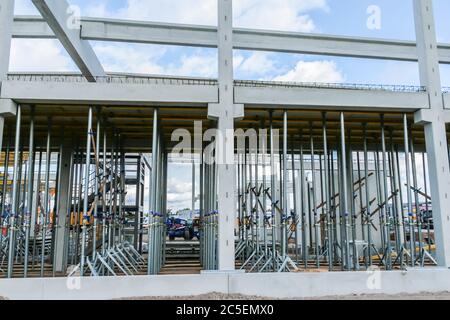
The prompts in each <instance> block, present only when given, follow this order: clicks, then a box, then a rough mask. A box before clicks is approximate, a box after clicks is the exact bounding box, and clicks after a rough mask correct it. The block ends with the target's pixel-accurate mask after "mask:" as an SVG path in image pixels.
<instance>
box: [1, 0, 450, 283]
mask: <svg viewBox="0 0 450 320" xmlns="http://www.w3.org/2000/svg"><path fill="white" fill-rule="evenodd" d="M412 1H413V7H414V19H415V26H416V38H417V39H416V41H415V42H406V41H393V40H384V39H367V38H352V37H339V36H326V35H311V34H300V33H287V32H275V31H258V30H250V29H235V28H233V18H232V0H218V25H217V27H200V26H192V25H177V24H167V23H152V22H135V21H123V20H111V19H93V18H84V19H82V21H81V26H80V28H79V29H71V28H69V27H68V26H67V24H66V23H65V21H66V19H67V10H66V9H67V6H68V3H67V2H66V1H65V0H33V3H34V4H35V6H36V8H37V9H38V10H39V12H40V13H41V15H42V17H22V16H20V17H14V1H13V0H4V1H2V5H1V6H0V33H1V34H2V37H1V39H0V81H1V90H0V148H1V149H2V150H3V147H4V146H3V144H4V141H3V136H4V135H5V134H4V133H5V132H4V131H7V133H8V134H7V135H6V136H7V137H8V141H7V143H6V147H5V153H4V154H5V162H4V175H3V192H2V215H4V217H3V218H2V225H3V227H4V230H6V233H5V235H3V234H2V246H1V250H2V257H4V262H5V263H6V276H8V277H13V276H14V269H15V263H16V264H17V263H19V262H20V263H22V264H23V265H24V273H23V275H24V276H25V277H26V276H27V274H28V271H29V270H28V268H29V260H30V259H31V260H32V261H31V268H33V267H34V265H35V262H36V261H34V260H35V259H36V258H38V259H39V263H38V264H37V265H39V267H40V276H43V275H44V273H45V270H46V269H45V268H46V264H47V263H49V262H51V267H52V273H53V274H56V273H58V272H64V271H65V270H64V269H65V266H67V263H68V262H67V261H68V259H71V263H70V264H72V265H77V266H78V267H76V268H75V269H73V270H72V272H73V273H75V272H79V274H81V275H86V274H90V275H117V274H118V273H121V274H125V275H132V274H138V273H139V272H142V270H143V269H146V271H147V272H148V273H149V274H157V273H158V272H159V271H160V270H161V268H162V266H163V265H164V263H165V241H166V240H165V236H164V235H165V219H166V209H167V208H166V203H167V199H166V194H167V192H166V190H167V159H168V150H170V145H169V144H168V141H169V139H168V134H167V131H166V130H169V131H170V130H171V129H173V128H176V127H178V124H177V123H176V121H179V122H182V121H183V119H176V120H175V118H176V116H175V113H176V112H184V113H185V114H193V113H195V112H196V111H194V109H195V108H198V109H199V110H200V111H198V114H196V116H195V117H198V118H200V119H204V120H206V118H208V119H209V121H210V122H209V126H210V127H214V128H217V129H218V130H219V132H222V133H223V136H226V134H225V133H226V132H227V131H230V130H231V131H232V132H234V129H235V128H237V127H240V126H243V127H244V128H245V126H246V121H248V117H249V115H254V116H255V119H253V121H249V123H247V124H250V125H252V126H253V127H255V128H258V129H265V128H269V132H270V136H269V143H268V144H263V146H262V150H260V151H261V152H256V153H252V152H250V151H249V152H244V154H240V155H238V156H237V157H236V159H234V158H235V157H234V151H235V146H234V139H227V138H226V139H224V141H223V146H221V147H220V148H218V149H217V150H216V153H215V154H214V156H215V157H218V158H221V159H225V158H227V157H228V158H229V157H230V154H231V155H233V156H232V157H231V158H233V160H235V161H232V163H226V164H215V165H211V164H207V163H208V162H207V163H205V164H204V163H202V164H201V165H200V190H201V192H200V195H201V197H200V198H201V200H200V215H201V218H202V224H203V228H202V230H201V249H202V253H201V260H202V263H203V267H204V268H205V269H207V270H220V271H233V270H235V268H236V261H237V262H238V266H239V268H242V269H246V270H247V271H249V272H253V271H269V270H270V271H293V270H299V269H300V267H301V266H304V267H306V268H308V267H310V265H311V264H312V265H313V266H314V267H316V268H317V267H319V268H320V267H321V266H323V265H324V264H326V267H327V268H328V269H329V270H335V269H336V268H340V269H342V270H358V269H359V268H360V267H361V265H364V267H366V268H367V267H369V266H370V265H372V263H373V262H374V261H373V260H377V261H379V263H380V265H382V266H383V267H385V268H386V269H387V270H390V269H393V268H397V267H400V268H403V267H405V266H406V265H410V266H416V265H423V264H424V263H425V262H426V261H427V262H431V263H433V264H437V265H439V266H443V267H450V212H449V211H448V208H450V199H449V197H448V196H447V190H448V189H449V187H450V166H449V152H448V148H447V145H448V142H447V131H446V124H447V123H448V122H450V113H449V111H448V109H447V108H448V107H449V105H450V98H449V94H448V93H447V92H445V90H443V89H442V86H441V78H440V73H439V64H440V63H444V64H448V63H450V44H438V43H437V40H436V31H435V23H434V17H433V10H432V8H433V6H432V0H412ZM12 38H35V39H36V38H39V39H52V38H56V39H58V40H59V41H60V42H61V44H62V45H63V46H64V48H65V49H66V50H67V52H68V54H69V55H70V56H71V58H72V59H73V61H74V62H75V64H76V65H77V66H78V68H79V69H80V72H81V75H70V74H65V75H56V74H50V73H48V74H41V75H36V74H34V75H33V74H21V75H19V74H8V63H9V57H10V45H11V39H12ZM89 40H97V41H123V42H130V43H132V42H134V43H156V44H170V45H182V46H197V47H214V48H217V49H218V53H219V54H218V57H219V58H218V65H219V76H218V79H189V78H171V77H149V76H142V75H126V74H106V73H105V71H104V70H103V68H102V66H101V64H100V62H99V60H98V58H97V57H96V56H95V53H94V51H93V50H92V48H91V46H90V44H89ZM234 49H246V50H262V51H276V52H288V53H308V54H317V55H335V56H344V57H358V58H361V57H363V58H373V59H389V60H398V61H417V62H418V66H419V71H420V82H421V83H420V84H421V86H420V87H403V86H382V85H381V86H364V85H345V84H311V83H310V84H305V83H303V84H295V83H272V82H258V81H235V80H234V76H233V50H234ZM57 106H60V108H61V110H63V112H67V111H68V110H72V109H73V110H75V109H76V106H81V107H82V108H81V110H82V111H79V110H80V109H78V114H74V115H73V117H74V118H76V117H81V118H82V119H83V121H84V124H83V125H81V124H79V125H78V127H76V128H75V127H72V124H71V123H67V121H66V122H64V123H63V124H61V123H59V122H58V121H59V120H57V119H56V120H55V118H57V116H54V115H53V113H55V112H56V110H57V109H56V108H57ZM121 106H127V107H129V108H135V109H136V110H138V109H139V108H141V110H146V111H150V112H151V115H149V116H147V120H149V121H148V125H147V124H145V123H140V124H139V126H140V128H141V130H142V131H139V132H137V131H136V132H134V131H132V130H131V128H130V127H129V126H127V125H122V127H120V128H119V124H118V126H117V127H116V126H114V123H112V122H109V117H113V116H114V115H113V114H112V113H113V112H112V111H111V114H110V110H112V109H113V108H120V107H121ZM180 106H183V107H180ZM122 112H124V111H122ZM164 112H167V113H166V114H165V113H164ZM302 112H304V114H308V116H309V117H310V118H301V117H300V118H298V117H297V116H296V114H302ZM86 113H87V117H86ZM304 114H303V115H304ZM347 114H349V115H350V118H351V119H350V125H349V124H348V120H347V119H348V116H347ZM355 114H364V116H363V117H362V118H363V119H362V120H361V122H359V124H355V123H353V122H352V121H351V120H352V119H353V117H354V115H355ZM374 114H376V116H377V117H379V118H378V119H377V120H376V122H377V124H376V126H377V128H376V129H374V128H373V123H371V122H373V121H372V120H371V117H373V115H374ZM42 117H44V118H45V119H44V120H42V119H41V118H42ZM118 117H119V118H120V117H121V116H120V115H118ZM195 117H194V118H195ZM296 117H297V118H296ZM364 117H365V118H364ZM38 118H39V119H38ZM94 118H95V120H96V123H94ZM292 118H294V119H292ZM24 119H26V122H27V123H26V125H25V124H24V123H25V121H24ZM86 119H87V120H86ZM150 119H151V121H152V122H150ZM5 121H6V123H7V129H6V130H4V127H5ZM171 121H172V122H171ZM55 123H56V124H57V125H58V127H59V128H60V129H61V131H60V132H58V133H55V130H56V129H55V128H54V127H55ZM73 126H74V125H73ZM25 127H26V128H25ZM80 128H82V129H80ZM277 128H278V129H281V131H282V132H283V139H282V141H283V143H282V148H281V152H280V153H279V154H278V151H276V150H275V148H274V139H275V138H274V129H277ZM66 130H67V132H69V134H70V132H73V131H74V130H75V131H76V130H86V131H84V132H85V134H81V135H80V134H78V136H77V137H76V138H72V139H70V138H69V137H67V136H65V135H64V134H62V133H65V131H66ZM102 131H103V133H102ZM420 131H422V132H420ZM14 132H15V133H14ZM130 132H133V133H130ZM292 132H294V133H292ZM355 132H358V134H359V136H357V137H358V139H357V138H355ZM418 132H419V133H418ZM27 133H28V134H29V143H28V144H26V143H24V140H25V139H24V136H25V137H26V134H27ZM399 133H400V134H399ZM145 134H146V135H145ZM80 136H82V137H83V139H85V141H86V143H80V142H79V141H78V140H77V138H79V137H80ZM149 137H152V142H151V143H150V140H149ZM68 141H70V142H68ZM108 144H109V145H108ZM143 149H146V150H148V149H150V150H151V152H152V160H151V170H152V174H151V181H150V192H151V196H150V202H149V207H150V212H151V218H150V220H149V226H148V239H149V247H148V250H149V257H148V260H147V261H145V260H144V258H143V257H142V256H141V255H140V253H138V252H137V250H136V247H135V246H133V245H130V244H128V243H127V242H126V241H125V240H124V229H123V228H124V224H123V223H122V219H123V217H124V186H125V174H126V173H125V171H126V170H125V168H124V166H125V158H126V154H127V153H129V152H130V150H141V151H142V150H143ZM425 150H426V155H425ZM195 152H197V154H200V158H201V159H205V158H207V157H211V156H212V155H210V154H207V153H206V152H205V150H204V146H202V145H200V146H198V145H197V146H196V148H195ZM52 153H54V154H55V155H56V154H57V155H58V160H57V164H56V166H57V170H56V171H57V177H56V182H57V187H55V189H57V192H56V194H57V199H56V203H57V205H56V206H55V207H56V212H55V211H54V210H53V211H52V208H51V207H50V205H51V200H50V198H49V195H50V180H51V177H50V172H51V169H52V168H51V167H52V165H51V159H52V158H51V155H52ZM43 154H45V158H43ZM418 154H420V155H421V156H422V159H423V161H422V162H423V167H424V168H423V170H422V174H423V179H424V180H425V181H426V182H425V183H424V190H423V189H421V188H420V186H419V185H418V184H419V183H418V177H419V173H418V170H417V166H416V161H417V159H418V158H417V155H418ZM38 155H39V156H38ZM25 156H28V159H25ZM10 159H13V163H12V164H11V163H10ZM37 159H39V160H38V163H39V164H38V166H37V170H38V174H37V177H35V172H36V169H35V168H36V162H37ZM43 159H45V162H44V163H43V161H42V160H43ZM307 160H309V161H307ZM308 162H309V167H307V164H308ZM401 162H404V164H401ZM425 163H426V164H425ZM11 165H12V168H13V169H12V180H11V181H12V182H11V189H12V190H11V199H8V201H6V200H7V199H6V194H7V192H6V190H7V186H8V183H9V178H8V177H9V174H8V173H9V168H11ZM355 165H356V169H355ZM401 166H402V167H403V166H404V168H405V170H406V171H405V172H406V179H403V178H402V177H400V171H401V170H400V167H401ZM261 171H262V172H263V173H264V174H262V175H261ZM266 172H270V174H267V175H268V176H269V177H270V179H268V180H270V181H267V180H266V178H267V177H266ZM42 174H44V179H43V181H42ZM260 176H264V178H262V179H260ZM289 177H290V178H289ZM411 178H412V179H411ZM369 180H371V181H373V182H369ZM427 182H428V184H429V186H430V190H427ZM372 183H373V185H372ZM403 185H406V190H407V191H406V193H407V194H406V195H404V194H402V193H403V191H402V190H403ZM41 186H43V192H42V193H40V192H38V190H40V188H41ZM429 194H430V195H431V197H430V196H429ZM374 195H375V196H374ZM371 198H372V199H371ZM420 198H423V199H424V202H425V205H426V206H427V211H428V206H430V205H431V204H430V203H429V201H430V200H432V212H433V228H434V230H433V234H434V236H433V239H434V240H433V244H432V243H430V236H428V237H427V238H428V240H427V241H428V242H425V241H424V239H423V236H424V234H423V232H422V229H423V227H424V225H422V224H423V223H424V221H423V220H422V219H420V217H418V210H419V208H418V206H419V202H420V201H421V200H420ZM430 198H431V199H430ZM404 199H406V203H407V208H406V209H404V208H403V204H404ZM6 203H8V206H7V205H6ZM291 203H292V208H291ZM414 207H415V208H414ZM291 209H292V210H291ZM5 212H6V213H7V214H6V215H5V214H4V213H5ZM268 212H270V214H267V213H268ZM74 213H75V214H74ZM73 216H74V219H75V225H76V226H77V227H76V228H73V227H72V218H73ZM374 217H377V218H378V220H377V227H374V228H372V226H374V225H373V224H374V220H375V218H374ZM236 218H238V221H239V227H238V228H237V230H236V228H235V221H236ZM91 223H92V225H91ZM425 226H426V224H425ZM426 227H427V228H428V230H427V231H428V235H429V234H430V233H431V230H430V224H429V223H428V226H426ZM374 229H376V232H375V231H374ZM99 232H100V236H99V237H97V235H98V233H99ZM235 232H237V236H235ZM374 233H375V234H374ZM39 238H40V242H39V241H38V240H39ZM375 238H377V239H379V242H380V243H379V244H378V243H377V241H378V240H375ZM236 240H238V241H236ZM293 240H295V241H293ZM30 246H31V247H32V248H33V249H32V251H31V258H30V249H29V248H30ZM432 247H433V248H432ZM89 248H91V250H89ZM431 251H433V253H432V252H431ZM416 255H417V256H416ZM361 257H362V258H361ZM2 266H3V264H2ZM118 270H119V271H118Z"/></svg>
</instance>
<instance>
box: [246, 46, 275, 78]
mask: <svg viewBox="0 0 450 320" xmlns="http://www.w3.org/2000/svg"><path fill="white" fill-rule="evenodd" d="M270 55H271V54H270V53H267V52H253V53H252V54H251V55H250V56H249V57H248V58H247V59H244V60H242V62H241V63H240V64H239V65H238V68H239V71H242V72H244V73H245V74H251V75H254V76H262V75H266V74H268V73H273V72H274V71H275V70H276V69H275V61H274V60H273V59H271V58H270Z"/></svg>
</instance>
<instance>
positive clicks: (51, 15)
mask: <svg viewBox="0 0 450 320" xmlns="http://www.w3.org/2000/svg"><path fill="white" fill-rule="evenodd" d="M32 1H33V3H34V5H35V6H36V8H37V9H38V11H39V12H40V13H41V15H42V17H44V19H45V20H46V21H47V23H48V25H49V26H50V28H51V29H52V30H53V32H54V33H55V35H56V37H57V38H58V39H59V40H60V41H61V44H62V45H63V46H64V48H65V49H66V50H67V53H68V54H69V55H70V56H71V58H72V59H73V61H74V62H75V64H76V65H77V66H78V68H79V69H80V71H81V72H82V74H83V75H84V76H85V77H86V78H87V79H88V80H89V81H91V82H95V77H103V76H106V74H105V71H104V70H103V67H102V65H101V63H100V61H99V60H98V58H97V56H96V55H95V52H94V50H93V49H92V47H91V45H90V44H89V42H88V41H86V40H83V39H81V38H80V29H81V24H78V23H77V21H76V19H77V17H76V16H74V13H73V12H72V11H71V10H70V6H69V3H68V2H67V1H66V0H32Z"/></svg>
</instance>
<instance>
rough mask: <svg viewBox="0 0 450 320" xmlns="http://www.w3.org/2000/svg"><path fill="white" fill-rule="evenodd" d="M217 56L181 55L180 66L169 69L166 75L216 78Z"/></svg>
mask: <svg viewBox="0 0 450 320" xmlns="http://www.w3.org/2000/svg"><path fill="white" fill-rule="evenodd" d="M217 68H218V67H217V55H215V54H212V55H211V54H202V53H200V54H194V55H191V56H187V55H183V56H182V57H181V65H179V66H172V67H169V68H168V69H167V71H166V73H168V74H172V75H180V76H193V77H207V78H211V77H216V76H217Z"/></svg>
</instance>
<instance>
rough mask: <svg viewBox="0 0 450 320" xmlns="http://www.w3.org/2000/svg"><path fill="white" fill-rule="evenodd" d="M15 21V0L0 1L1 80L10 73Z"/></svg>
mask: <svg viewBox="0 0 450 320" xmlns="http://www.w3.org/2000/svg"><path fill="white" fill-rule="evenodd" d="M13 21H14V0H2V1H1V2H0V35H1V37H0V81H3V80H4V79H6V75H7V74H8V68H9V55H10V50H11V35H12V26H13Z"/></svg>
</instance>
